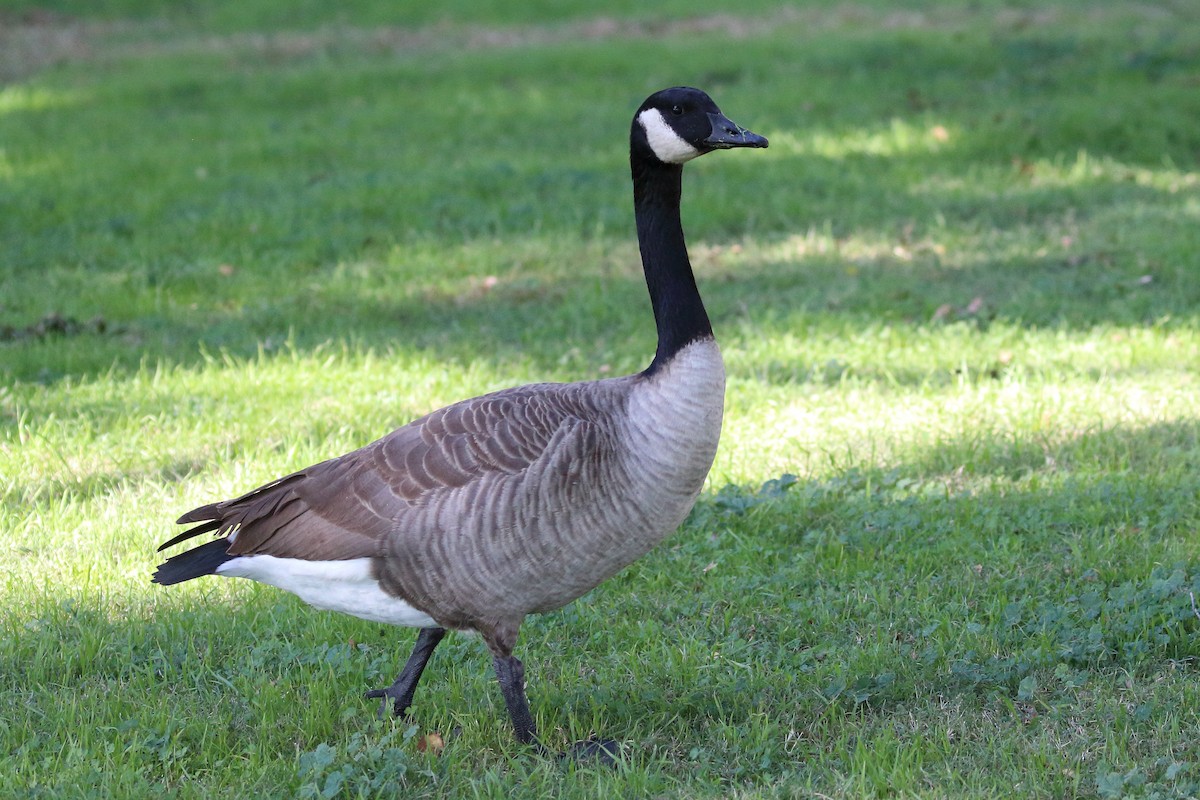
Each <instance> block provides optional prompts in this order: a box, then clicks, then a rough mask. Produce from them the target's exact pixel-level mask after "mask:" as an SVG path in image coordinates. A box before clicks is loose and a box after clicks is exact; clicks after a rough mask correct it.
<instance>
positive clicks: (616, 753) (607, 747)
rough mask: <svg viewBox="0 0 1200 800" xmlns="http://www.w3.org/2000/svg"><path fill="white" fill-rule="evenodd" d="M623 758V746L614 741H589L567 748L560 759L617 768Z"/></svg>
mask: <svg viewBox="0 0 1200 800" xmlns="http://www.w3.org/2000/svg"><path fill="white" fill-rule="evenodd" d="M620 756H621V746H620V745H619V744H617V742H616V741H614V740H612V739H587V740H585V741H582V742H576V743H575V744H573V745H571V746H570V747H568V748H567V750H566V752H564V753H562V754H561V755H560V756H559V758H561V759H564V760H565V759H570V760H571V761H577V762H590V763H596V764H600V765H602V766H605V767H615V766H616V765H617V760H618V759H619V758H620Z"/></svg>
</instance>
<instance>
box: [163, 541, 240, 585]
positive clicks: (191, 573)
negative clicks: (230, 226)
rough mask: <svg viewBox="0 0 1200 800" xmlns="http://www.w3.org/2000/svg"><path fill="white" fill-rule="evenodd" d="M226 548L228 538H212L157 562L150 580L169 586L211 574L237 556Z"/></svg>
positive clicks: (227, 546)
mask: <svg viewBox="0 0 1200 800" xmlns="http://www.w3.org/2000/svg"><path fill="white" fill-rule="evenodd" d="M228 549H229V540H228V539H214V540H213V541H211V542H208V543H207V544H202V545H200V546H199V547H194V548H192V549H191V550H186V551H184V552H182V553H180V554H179V555H175V556H171V557H170V558H168V559H167V560H166V561H164V562H163V563H161V564H159V565H158V569H157V570H156V571H155V572H154V577H153V578H151V579H150V580H151V581H152V582H153V583H161V584H162V585H163V586H170V585H171V584H173V583H182V582H183V581H190V580H191V579H192V578H199V577H200V576H202V575H212V574H213V573H214V572H216V571H217V567H219V566H221V565H222V564H224V563H225V562H226V561H229V560H231V559H234V558H237V556H231V555H229V553H228V552H226V551H227V550H228Z"/></svg>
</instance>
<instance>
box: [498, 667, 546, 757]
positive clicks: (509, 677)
mask: <svg viewBox="0 0 1200 800" xmlns="http://www.w3.org/2000/svg"><path fill="white" fill-rule="evenodd" d="M492 663H493V665H495V667H496V680H497V681H498V682H499V683H500V693H501V694H503V695H504V704H505V705H506V706H508V716H509V718H510V719H511V720H512V724H513V731H514V732H515V733H516V735H517V741H518V742H520V743H521V744H533V745H536V746H537V747H538V749H541V744H539V743H538V740H537V726H535V725H534V724H533V715H532V714H531V713H529V699H528V698H526V697H525V665H524V664H522V663H521V661H520V659H518V658H517V657H516V656H514V655H508V656H498V655H494V656H492Z"/></svg>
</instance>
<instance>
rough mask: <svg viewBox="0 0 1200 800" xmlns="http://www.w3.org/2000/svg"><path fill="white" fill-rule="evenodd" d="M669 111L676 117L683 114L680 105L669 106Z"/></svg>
mask: <svg viewBox="0 0 1200 800" xmlns="http://www.w3.org/2000/svg"><path fill="white" fill-rule="evenodd" d="M671 113H672V114H674V115H675V116H677V117H679V116H683V107H682V106H671Z"/></svg>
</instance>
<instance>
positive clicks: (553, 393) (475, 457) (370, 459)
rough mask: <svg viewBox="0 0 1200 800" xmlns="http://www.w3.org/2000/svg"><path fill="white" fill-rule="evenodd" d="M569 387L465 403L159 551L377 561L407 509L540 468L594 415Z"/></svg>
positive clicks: (228, 504) (233, 510) (213, 514)
mask: <svg viewBox="0 0 1200 800" xmlns="http://www.w3.org/2000/svg"><path fill="white" fill-rule="evenodd" d="M572 388H573V385H571V384H535V385H531V386H523V387H519V388H516V389H509V390H505V391H502V392H497V393H494V394H490V395H484V396H482V397H476V398H472V399H470V400H464V401H462V402H460V403H455V404H454V405H451V406H447V407H446V408H443V409H441V410H439V411H435V412H433V413H432V414H429V415H428V416H425V417H422V418H421V419H418V420H416V421H414V422H411V423H409V424H408V425H405V426H404V427H402V428H399V429H398V430H396V431H393V432H392V433H390V434H388V435H387V436H385V437H384V438H382V439H379V440H378V441H376V442H373V443H371V444H369V445H367V446H366V447H363V448H361V449H359V450H355V451H354V452H352V453H347V454H346V455H344V456H341V457H339V458H334V459H330V460H329V461H323V462H321V463H319V464H315V465H313V466H311V467H309V468H307V469H304V470H300V471H299V472H295V473H292V474H291V475H287V476H285V477H283V478H280V479H278V480H276V481H273V482H271V483H268V484H266V485H264V486H261V487H259V488H257V489H255V490H254V491H252V492H249V493H247V494H245V495H242V496H241V497H238V498H235V499H233V500H225V501H223V502H219V503H212V504H209V505H206V506H201V507H200V508H197V509H194V510H193V511H189V512H188V513H187V514H184V515H183V516H182V517H180V518H179V522H180V523H181V524H184V523H191V522H200V523H203V524H201V525H198V526H196V527H194V528H191V529H189V530H187V531H185V532H184V533H182V534H180V535H179V536H176V537H175V538H173V539H171V540H170V541H168V542H166V543H165V544H164V545H162V547H160V548H159V550H163V549H165V548H167V547H170V546H172V545H175V544H178V543H179V542H182V541H184V540H186V539H189V538H191V537H193V536H197V535H199V534H202V533H208V532H213V533H215V534H216V535H218V536H229V537H230V538H231V539H232V544H231V546H230V548H229V551H228V552H229V553H230V554H231V555H249V554H254V553H263V554H269V555H274V556H278V557H282V558H302V559H309V560H340V559H350V558H362V557H369V556H375V555H378V554H379V542H380V540H381V539H382V538H383V537H384V536H385V535H387V534H388V533H389V532H390V531H392V530H395V529H397V527H398V526H400V525H402V521H403V517H404V515H405V512H406V511H407V510H408V509H411V508H413V507H415V506H418V505H420V504H421V503H423V502H426V501H427V500H428V499H429V498H430V497H431V496H432V495H433V494H434V493H440V492H445V491H453V490H455V489H458V488H460V487H463V486H466V485H467V484H470V483H472V482H474V481H479V480H482V479H485V478H486V476H488V475H495V474H497V473H508V474H514V473H518V472H521V471H522V470H525V469H526V468H528V467H529V466H530V464H532V463H534V462H535V461H536V460H537V459H538V458H540V457H541V456H542V455H543V453H544V452H545V450H546V448H547V446H548V445H549V444H550V443H551V442H552V441H554V440H555V437H556V434H557V433H558V432H559V431H560V429H561V428H563V427H564V426H570V425H573V424H576V423H578V422H579V421H580V418H581V416H584V417H586V416H590V415H591V412H592V411H593V410H594V409H592V408H591V407H590V404H588V403H587V402H586V400H585V399H584V398H582V397H581V394H580V393H578V392H575V391H572Z"/></svg>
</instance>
